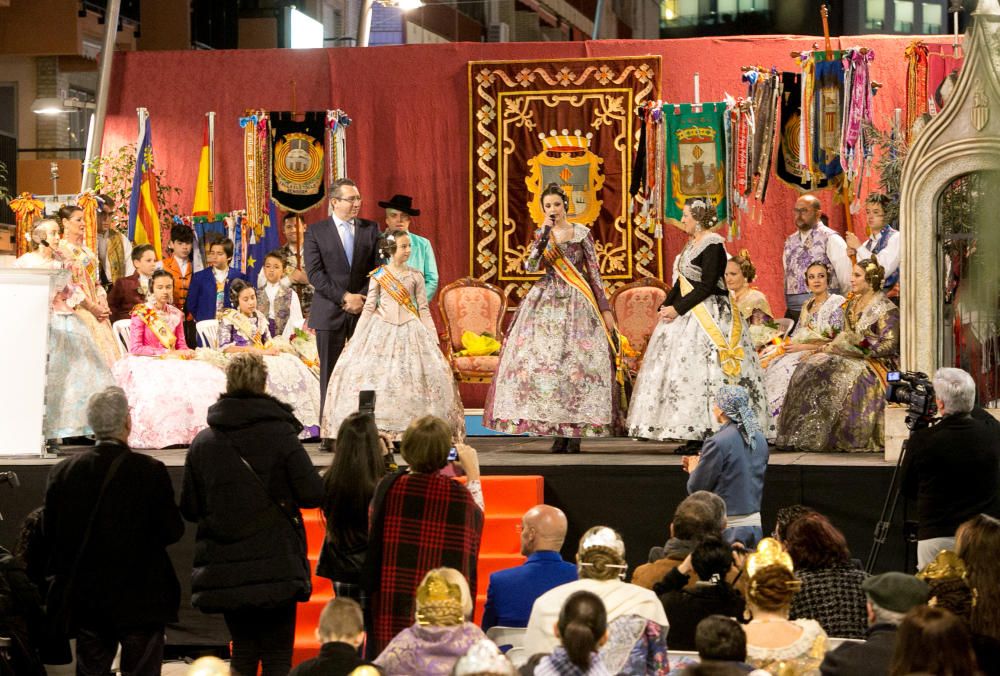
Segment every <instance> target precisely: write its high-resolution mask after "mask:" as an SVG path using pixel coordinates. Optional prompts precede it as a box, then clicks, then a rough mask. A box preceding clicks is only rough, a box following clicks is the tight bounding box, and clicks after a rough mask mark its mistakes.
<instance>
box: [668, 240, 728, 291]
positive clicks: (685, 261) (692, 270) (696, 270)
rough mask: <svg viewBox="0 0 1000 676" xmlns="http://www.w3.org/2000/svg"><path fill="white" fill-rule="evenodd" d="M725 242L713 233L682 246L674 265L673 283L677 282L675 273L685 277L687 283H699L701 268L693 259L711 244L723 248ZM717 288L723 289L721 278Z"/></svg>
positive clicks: (723, 284)
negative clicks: (719, 245)
mask: <svg viewBox="0 0 1000 676" xmlns="http://www.w3.org/2000/svg"><path fill="white" fill-rule="evenodd" d="M725 241H726V240H724V239H722V237H721V236H720V235H717V234H716V233H714V232H710V233H708V234H707V235H704V236H703V237H702V238H701V239H700V240H698V241H694V240H691V241H689V242H688V243H687V244H686V245H684V248H683V249H682V250H681V253H680V255H679V256H678V257H677V262H676V263H675V264H674V281H675V282H676V281H677V272H678V271H680V273H681V274H683V275H684V276H685V277H687V279H688V281H689V282H692V283H693V282H700V281H701V266H700V265H696V264H695V263H694V259H695V258H697V257H698V256H700V255H701V253H702V252H703V251H704V250H705V249H707V248H708V247H709V246H711V245H712V244H721V245H722V246H723V247H725ZM719 288H725V283H724V282H723V280H722V278H720V279H719Z"/></svg>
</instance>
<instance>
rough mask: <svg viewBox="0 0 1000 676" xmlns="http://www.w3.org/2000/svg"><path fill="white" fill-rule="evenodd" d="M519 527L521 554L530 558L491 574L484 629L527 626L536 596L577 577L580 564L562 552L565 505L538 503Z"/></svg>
mask: <svg viewBox="0 0 1000 676" xmlns="http://www.w3.org/2000/svg"><path fill="white" fill-rule="evenodd" d="M518 530H519V532H520V533H521V554H522V555H523V556H527V557H528V560H527V561H525V562H524V563H523V564H521V565H520V566H518V567H516V568H508V569H507V570H499V571H497V572H495V573H493V574H492V575H490V585H489V587H488V588H487V590H486V608H485V609H484V611H483V631H486V630H487V629H489V628H490V627H494V626H500V627H527V626H528V618H529V617H530V616H531V607H532V606H533V605H534V603H535V599H537V598H538V597H539V596H541V595H542V594H544V593H545V592H547V591H549V590H550V589H552V588H553V587H558V586H559V585H561V584H566V583H567V582H573V581H574V580H576V566H575V565H574V564H572V563H567V562H566V561H563V560H562V557H561V556H560V555H559V550H560V549H562V545H563V540H565V539H566V515H565V514H563V513H562V510H561V509H558V508H556V507H552V506H550V505H536V506H534V507H532V508H531V509H529V510H528V511H527V512H525V514H524V516H523V517H521V523H520V525H519V527H518Z"/></svg>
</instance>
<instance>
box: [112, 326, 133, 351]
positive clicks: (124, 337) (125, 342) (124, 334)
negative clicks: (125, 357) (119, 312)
mask: <svg viewBox="0 0 1000 676" xmlns="http://www.w3.org/2000/svg"><path fill="white" fill-rule="evenodd" d="M111 328H112V329H113V330H114V332H115V336H116V337H117V338H118V342H119V343H120V344H121V348H122V352H123V353H124V354H128V348H129V343H130V342H131V340H132V320H131V319H119V320H118V321H117V322H115V323H114V324H112V325H111Z"/></svg>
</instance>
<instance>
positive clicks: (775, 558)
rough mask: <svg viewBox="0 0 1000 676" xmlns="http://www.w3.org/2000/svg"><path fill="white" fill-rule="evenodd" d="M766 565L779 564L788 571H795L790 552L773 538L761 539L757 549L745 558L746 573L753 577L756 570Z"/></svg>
mask: <svg viewBox="0 0 1000 676" xmlns="http://www.w3.org/2000/svg"><path fill="white" fill-rule="evenodd" d="M768 566H781V567H782V568H785V569H787V570H788V572H790V573H793V572H795V566H794V564H793V563H792V556H791V554H789V553H788V552H786V551H785V548H784V547H783V546H782V545H781V543H780V542H778V541H777V540H775V539H774V538H764V539H763V540H761V541H760V543H758V545H757V551H755V552H754V553H753V554H751V555H750V556H749V557H748V558H747V575H748V576H749V577H750V579H753V576H754V575H756V574H757V572H758V571H760V570H762V569H763V568H767V567H768Z"/></svg>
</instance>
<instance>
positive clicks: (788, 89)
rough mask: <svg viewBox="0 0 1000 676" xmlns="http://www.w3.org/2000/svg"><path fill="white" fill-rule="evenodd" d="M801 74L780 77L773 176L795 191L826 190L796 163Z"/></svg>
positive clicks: (800, 118)
mask: <svg viewBox="0 0 1000 676" xmlns="http://www.w3.org/2000/svg"><path fill="white" fill-rule="evenodd" d="M801 78H802V74H801V73H794V72H793V73H790V72H785V73H782V74H781V126H780V127H779V133H780V136H781V147H780V149H779V151H778V157H777V161H776V162H775V164H774V174H775V176H777V177H778V178H779V179H780V180H781V181H783V182H784V183H787V184H788V185H790V186H791V187H793V188H795V189H797V190H803V191H805V190H812V189H821V188H825V187H827V184H828V181H827V180H826V179H825V178H824V179H822V180H819V179H817V180H816V181H815V182H813V180H812V179H813V177H811V176H809V174H808V172H807V171H806V169H805V168H804V167H803V166H802V165H801V164H800V163H799V146H800V136H799V131H800V128H801V125H802V84H801Z"/></svg>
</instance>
